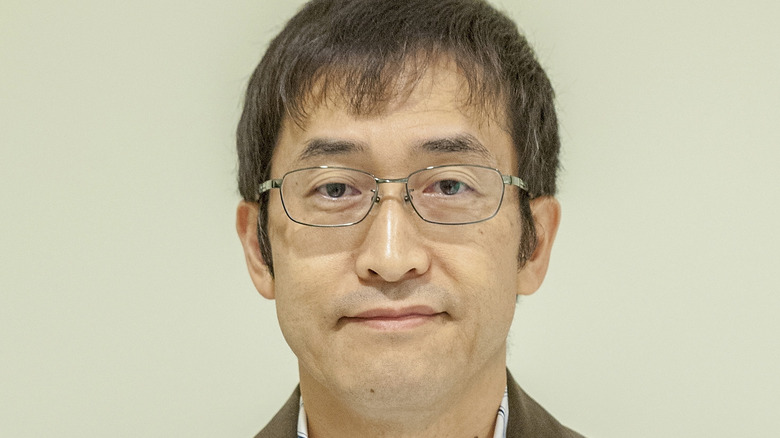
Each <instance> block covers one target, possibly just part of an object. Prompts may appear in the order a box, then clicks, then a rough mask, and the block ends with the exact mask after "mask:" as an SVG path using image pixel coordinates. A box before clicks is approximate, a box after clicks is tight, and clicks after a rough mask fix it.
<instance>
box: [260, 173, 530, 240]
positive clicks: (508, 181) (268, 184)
mask: <svg viewBox="0 0 780 438" xmlns="http://www.w3.org/2000/svg"><path fill="white" fill-rule="evenodd" d="M461 166H463V167H479V168H482V169H488V170H492V171H494V172H496V173H497V174H499V175H500V176H501V181H502V182H503V183H504V184H503V186H502V190H501V198H500V199H499V201H498V206H497V207H496V211H494V212H493V214H491V215H490V216H488V217H486V218H484V219H479V220H476V221H470V222H454V223H448V222H436V221H432V220H428V219H426V218H424V217H423V215H422V214H420V212H419V211H418V210H417V207H415V206H414V202H412V198H411V195H410V193H409V178H411V177H412V176H414V175H415V174H417V173H419V172H424V171H426V170H431V169H438V168H441V167H461ZM311 169H340V170H351V171H355V172H360V173H363V174H365V175H368V176H370V177H371V178H373V179H374V182H375V183H376V189H375V190H374V191H373V192H374V195H373V197H372V199H371V206H370V207H369V208H368V210H366V214H364V215H363V217H361V218H360V219H358V220H356V221H354V222H350V223H346V224H335V225H314V224H308V223H306V222H301V221H298V220H296V219H294V218H293V217H292V216H290V212H288V211H287V206H285V205H284V196H282V195H281V188H282V183H283V182H284V178H285V177H286V176H287V175H289V174H291V173H295V172H300V171H303V170H311ZM390 183H398V184H403V185H404V188H405V190H404V191H405V195H404V202H408V203H409V204H411V206H412V209H413V210H414V212H415V213H416V214H417V216H418V217H419V218H420V219H422V220H423V221H425V222H428V223H432V224H437V225H468V224H476V223H479V222H484V221H486V220H489V219H492V218H493V217H495V215H496V214H498V211H499V210H500V209H501V205H502V204H503V203H504V192H505V190H503V187H504V186H507V185H509V186H515V187H519V188H520V189H521V190H523V191H525V192H528V185H527V184H526V183H525V181H523V180H522V179H520V178H519V177H517V176H514V175H504V174H503V173H501V171H500V170H498V169H495V168H493V167H488V166H481V165H478V164H444V165H440V166H428V167H425V168H423V169H419V170H415V171H414V172H412V173H410V174H409V175H408V176H407V177H406V178H377V177H376V176H374V175H373V174H371V173H369V172H366V171H364V170H360V169H353V168H351V167H341V166H313V167H304V168H301V169H294V170H291V171H289V172H287V173H285V174H284V175H282V177H281V178H275V179H269V180H268V181H265V182H263V183H262V184H260V187H259V188H258V192H257V196H256V197H255V201H256V202H259V200H260V195H262V194H263V193H265V192H267V191H269V190H272V189H280V192H279V194H280V196H279V197H280V199H281V200H282V208H284V213H285V214H286V215H287V217H288V218H290V220H291V221H293V222H295V223H297V224H301V225H306V226H309V227H319V228H335V227H348V226H350V225H355V224H358V223H360V222H362V221H363V219H365V218H367V217H368V215H369V213H371V210H373V208H374V205H376V204H378V203H379V202H380V201H381V197H380V196H379V184H390Z"/></svg>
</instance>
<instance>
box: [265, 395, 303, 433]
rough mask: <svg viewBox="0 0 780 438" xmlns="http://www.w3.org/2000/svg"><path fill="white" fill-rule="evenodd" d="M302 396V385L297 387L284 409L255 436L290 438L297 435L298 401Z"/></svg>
mask: <svg viewBox="0 0 780 438" xmlns="http://www.w3.org/2000/svg"><path fill="white" fill-rule="evenodd" d="M300 397H301V390H300V387H298V388H295V391H293V393H292V395H291V396H290V398H289V399H287V402H286V403H285V404H284V406H282V409H280V410H279V412H277V413H276V415H274V417H273V418H272V419H271V421H269V422H268V424H267V425H266V426H265V427H264V428H263V430H261V431H260V432H259V433H258V434H257V435H255V438H290V437H294V436H296V435H297V426H298V401H299V400H300Z"/></svg>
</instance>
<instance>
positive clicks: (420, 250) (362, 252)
mask: <svg viewBox="0 0 780 438" xmlns="http://www.w3.org/2000/svg"><path fill="white" fill-rule="evenodd" d="M392 186H394V187H393V189H396V188H398V189H400V190H393V192H394V193H389V192H390V191H391V190H390V187H389V185H386V186H385V187H383V189H384V190H383V191H385V192H386V193H385V194H384V195H383V196H382V198H381V202H379V203H378V204H377V205H375V206H374V210H375V211H372V213H371V215H370V216H369V217H367V218H366V219H365V220H366V221H370V222H369V227H368V230H367V231H366V235H365V237H364V239H363V242H362V244H361V245H360V247H359V249H358V255H357V258H356V261H355V264H356V266H355V267H356V270H357V274H358V277H360V278H361V279H362V280H365V281H377V280H380V281H385V282H398V281H402V280H406V279H409V278H414V277H416V276H420V275H423V274H425V272H427V271H428V268H429V267H430V261H431V260H430V254H429V253H428V250H427V249H426V248H425V246H424V245H423V242H422V241H421V239H420V237H421V236H419V233H418V230H417V225H416V223H415V222H416V221H417V220H418V218H417V215H416V214H415V213H413V212H412V211H411V208H409V207H411V206H407V205H405V204H406V202H405V191H404V190H403V186H402V185H400V184H399V185H396V184H392Z"/></svg>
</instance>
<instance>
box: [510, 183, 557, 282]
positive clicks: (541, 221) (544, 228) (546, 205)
mask: <svg viewBox="0 0 780 438" xmlns="http://www.w3.org/2000/svg"><path fill="white" fill-rule="evenodd" d="M531 214H532V215H533V217H534V225H535V226H536V239H537V243H536V249H535V250H534V253H533V254H532V255H531V257H530V258H529V259H528V260H527V261H526V263H525V266H523V267H522V268H521V269H520V271H519V272H518V274H517V275H518V283H517V284H518V289H517V293H518V295H531V294H532V293H534V292H536V291H537V289H539V286H541V285H542V281H544V276H545V275H547V267H548V266H549V264H550V252H551V251H552V246H553V241H554V240H555V234H556V233H557V232H558V224H559V223H560V221H561V205H560V204H559V203H558V201H557V200H556V199H555V198H553V197H552V196H542V197H539V198H536V199H534V200H532V201H531Z"/></svg>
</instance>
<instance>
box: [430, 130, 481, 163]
mask: <svg viewBox="0 0 780 438" xmlns="http://www.w3.org/2000/svg"><path fill="white" fill-rule="evenodd" d="M415 151H417V152H428V153H435V154H452V153H457V154H463V153H466V154H469V155H477V156H479V157H481V158H486V159H490V158H492V154H491V153H490V151H489V150H488V149H487V148H486V147H485V146H483V145H482V143H480V142H479V140H477V139H476V137H474V136H472V135H469V134H461V135H456V136H453V137H445V138H437V139H432V140H427V141H424V142H422V143H420V144H419V145H417V146H416V147H415Z"/></svg>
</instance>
